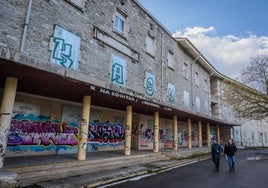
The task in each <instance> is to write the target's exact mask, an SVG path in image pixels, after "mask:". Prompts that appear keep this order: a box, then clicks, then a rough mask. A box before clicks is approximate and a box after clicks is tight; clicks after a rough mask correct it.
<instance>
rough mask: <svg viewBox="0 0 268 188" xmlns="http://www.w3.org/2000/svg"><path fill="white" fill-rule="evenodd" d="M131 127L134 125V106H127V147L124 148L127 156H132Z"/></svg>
mask: <svg viewBox="0 0 268 188" xmlns="http://www.w3.org/2000/svg"><path fill="white" fill-rule="evenodd" d="M131 125H132V106H127V109H126V127H125V147H124V154H125V155H130V152H131Z"/></svg>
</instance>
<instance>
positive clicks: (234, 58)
mask: <svg viewBox="0 0 268 188" xmlns="http://www.w3.org/2000/svg"><path fill="white" fill-rule="evenodd" d="M173 36H174V37H186V38H188V39H189V40H190V41H191V42H192V43H193V45H195V47H196V48H197V49H198V50H199V51H200V52H201V53H202V54H203V55H204V56H205V58H206V59H208V61H209V62H210V63H211V64H212V65H213V66H214V67H215V68H216V69H217V70H218V71H219V72H221V73H222V74H224V75H226V76H228V77H231V78H236V77H239V76H240V72H241V70H242V69H243V68H245V67H247V66H249V62H250V57H255V56H257V55H263V54H268V37H266V36H260V37H259V36H256V35H254V34H252V33H251V32H249V33H248V36H247V37H238V36H234V35H226V36H221V37H219V36H216V29H215V28H214V27H213V26H210V27H208V28H203V27H193V28H186V29H184V30H183V31H176V33H175V34H173Z"/></svg>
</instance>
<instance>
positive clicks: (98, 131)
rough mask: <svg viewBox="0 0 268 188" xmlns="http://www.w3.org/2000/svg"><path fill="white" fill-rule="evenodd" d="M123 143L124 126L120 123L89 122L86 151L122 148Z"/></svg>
mask: <svg viewBox="0 0 268 188" xmlns="http://www.w3.org/2000/svg"><path fill="white" fill-rule="evenodd" d="M124 143H125V127H124V125H122V124H120V123H109V122H106V123H90V124H89V134H88V151H92V152H94V151H99V150H112V149H122V148H120V147H123V145H124Z"/></svg>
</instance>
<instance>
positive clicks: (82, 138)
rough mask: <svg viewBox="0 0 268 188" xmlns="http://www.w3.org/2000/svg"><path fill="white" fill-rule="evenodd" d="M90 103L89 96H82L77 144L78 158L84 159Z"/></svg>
mask: <svg viewBox="0 0 268 188" xmlns="http://www.w3.org/2000/svg"><path fill="white" fill-rule="evenodd" d="M90 103H91V97H90V96H84V97H83V107H82V117H81V118H82V119H81V125H80V132H79V144H78V154H77V159H78V160H85V159H86V154H87V138H88V123H89V115H90Z"/></svg>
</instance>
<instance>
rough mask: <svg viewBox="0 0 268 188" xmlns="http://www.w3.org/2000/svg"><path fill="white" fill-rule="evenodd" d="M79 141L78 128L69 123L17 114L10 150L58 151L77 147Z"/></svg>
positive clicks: (12, 125)
mask: <svg viewBox="0 0 268 188" xmlns="http://www.w3.org/2000/svg"><path fill="white" fill-rule="evenodd" d="M77 140H78V128H77V127H74V126H70V125H69V124H68V123H60V122H59V121H57V120H52V119H49V117H45V116H34V115H32V114H30V115H28V116H23V115H20V114H17V115H15V116H14V117H13V118H12V121H11V126H10V132H9V136H8V150H9V151H20V150H30V151H45V150H56V149H57V146H75V145H77V144H78V141H77ZM16 146H17V147H16ZM21 146H27V148H25V147H24V148H22V147H21Z"/></svg>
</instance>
